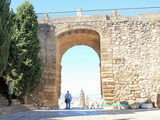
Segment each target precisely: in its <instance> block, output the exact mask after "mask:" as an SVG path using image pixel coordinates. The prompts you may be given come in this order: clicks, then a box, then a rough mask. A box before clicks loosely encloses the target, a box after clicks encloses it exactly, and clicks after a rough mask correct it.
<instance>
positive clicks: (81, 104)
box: [79, 89, 85, 107]
mask: <svg viewBox="0 0 160 120" xmlns="http://www.w3.org/2000/svg"><path fill="white" fill-rule="evenodd" d="M79 107H85V94H84V92H83V90H82V89H81V91H80V94H79Z"/></svg>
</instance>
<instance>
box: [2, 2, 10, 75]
mask: <svg viewBox="0 0 160 120" xmlns="http://www.w3.org/2000/svg"><path fill="white" fill-rule="evenodd" d="M12 14H13V12H11V11H10V0H0V76H2V73H3V71H4V70H5V69H6V66H7V62H8V56H9V46H10V40H11V35H12Z"/></svg>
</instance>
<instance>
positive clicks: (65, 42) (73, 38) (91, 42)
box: [56, 29, 101, 103]
mask: <svg viewBox="0 0 160 120" xmlns="http://www.w3.org/2000/svg"><path fill="white" fill-rule="evenodd" d="M57 38H58V50H57V55H56V56H57V57H56V58H57V60H56V61H58V65H59V66H58V67H59V74H58V78H57V80H58V81H59V82H57V83H59V85H58V86H59V98H60V95H61V93H62V96H63V97H62V96H61V97H62V98H63V100H60V101H62V102H63V103H64V93H66V91H67V90H69V91H71V92H72V91H73V93H72V94H73V96H75V97H78V95H79V92H80V90H81V88H82V89H84V92H86V94H90V97H95V96H92V95H91V94H92V93H93V94H95V95H98V97H99V98H101V80H100V79H101V78H100V68H99V65H100V36H99V34H98V32H96V31H93V30H89V29H75V30H70V31H66V32H63V33H61V34H60V35H58V37H57ZM72 49H73V51H72ZM76 50H77V51H76ZM85 50H86V52H87V51H88V50H89V51H88V52H90V53H88V55H86V56H85V54H84V53H85ZM70 51H72V52H74V54H76V53H77V55H75V56H78V55H80V53H78V52H84V53H83V54H81V56H83V58H81V59H80V58H78V57H79V56H78V57H75V58H72V56H69V57H68V59H76V58H78V59H79V60H81V61H79V62H78V63H79V64H80V63H82V64H85V65H82V66H76V67H77V68H78V70H77V73H76V72H75V71H74V70H71V72H70V73H69V70H67V68H65V67H66V66H64V60H63V59H65V56H66V55H67V54H69V52H70ZM89 54H92V55H93V54H94V58H90V59H89V57H91V56H90V55H89ZM87 57H88V58H87ZM92 57H93V56H92ZM84 58H86V59H84ZM66 59H67V58H66ZM94 59H95V60H98V62H97V63H95V64H94V67H95V66H96V67H97V68H96V71H94V72H96V73H95V74H94V75H97V76H96V77H95V76H94V75H93V76H94V78H93V76H92V75H91V74H93V73H91V69H90V68H89V67H88V68H87V63H86V62H85V61H87V60H90V62H91V63H92V62H94V61H95V60H94ZM75 61H76V60H75ZM91 63H89V62H88V64H89V65H90V64H91ZM73 64H74V63H73ZM73 66H74V65H73ZM67 67H68V68H71V67H70V66H67ZM74 67H75V66H74ZM79 67H80V68H79ZM92 67H93V66H92ZM72 69H73V68H72ZM82 69H83V70H82ZM87 69H90V70H88V71H87ZM86 71H87V72H90V75H87V72H86ZM64 72H66V73H64ZM67 72H68V74H69V75H70V76H68V75H66V76H65V74H67ZM78 72H81V73H80V74H79V73H78ZM92 72H93V70H92ZM73 73H74V74H75V75H73ZM87 78H88V79H91V80H88V79H87ZM66 79H69V80H70V79H71V80H70V81H69V82H68V81H67V80H66ZM75 79H78V80H75ZM93 79H96V80H93ZM72 82H73V83H74V84H75V86H74V87H73V86H72ZM76 82H77V83H76ZM92 82H93V83H92ZM68 84H71V88H70V86H69V85H68ZM91 84H94V85H93V87H94V86H96V89H93V87H92V86H90V89H86V88H87V85H91ZM77 85H79V86H77ZM65 86H69V87H65ZM74 88H76V90H74ZM94 90H97V91H98V92H93V91H94ZM91 91H92V92H91Z"/></svg>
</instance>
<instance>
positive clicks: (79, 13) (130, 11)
mask: <svg viewBox="0 0 160 120" xmlns="http://www.w3.org/2000/svg"><path fill="white" fill-rule="evenodd" d="M113 10H115V11H116V14H121V15H124V16H131V15H138V14H144V13H158V12H160V7H141V8H120V9H99V10H82V9H77V11H65V12H49V13H36V15H37V17H38V18H44V14H45V15H46V14H47V15H48V16H49V17H51V18H56V17H70V16H83V15H98V14H106V15H110V14H111V13H112V11H113Z"/></svg>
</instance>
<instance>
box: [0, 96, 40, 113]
mask: <svg viewBox="0 0 160 120" xmlns="http://www.w3.org/2000/svg"><path fill="white" fill-rule="evenodd" d="M7 105H8V100H7V99H5V98H4V97H0V115H5V114H11V113H17V112H24V111H29V110H35V109H37V108H36V107H34V106H33V105H32V104H21V102H20V101H19V100H17V99H12V105H11V106H7Z"/></svg>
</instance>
